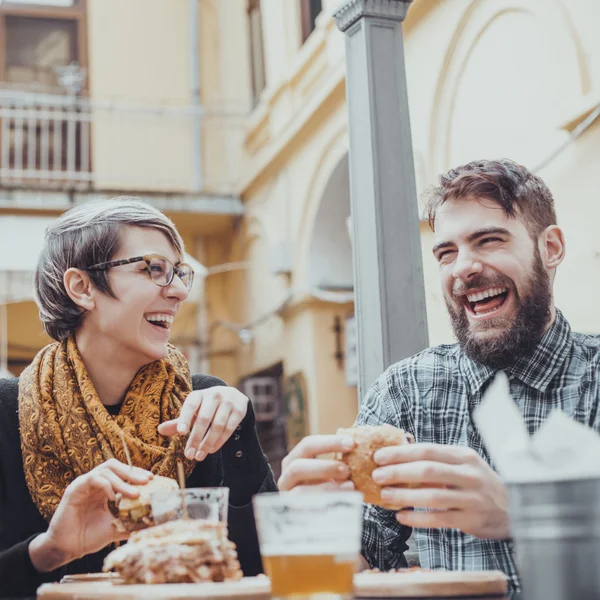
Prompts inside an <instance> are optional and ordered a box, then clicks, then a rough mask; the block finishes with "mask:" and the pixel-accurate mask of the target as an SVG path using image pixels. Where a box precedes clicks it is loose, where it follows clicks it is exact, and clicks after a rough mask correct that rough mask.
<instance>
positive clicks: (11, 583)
mask: <svg viewBox="0 0 600 600" xmlns="http://www.w3.org/2000/svg"><path fill="white" fill-rule="evenodd" d="M36 535H39V534H36ZM36 535H33V536H31V537H30V538H28V539H26V540H23V541H22V542H19V543H18V544H15V545H14V546H11V547H10V548H7V549H6V550H2V551H0V597H10V596H13V597H17V596H35V593H36V590H37V588H38V587H39V586H40V585H42V583H47V582H51V581H58V580H60V578H61V577H62V576H63V574H64V572H65V570H64V568H63V567H61V568H60V569H57V570H56V571H52V572H50V573H40V572H39V571H38V570H37V569H36V568H35V567H34V566H33V563H32V562H31V557H30V556H29V544H30V542H31V541H32V540H33V539H34V538H35V537H36Z"/></svg>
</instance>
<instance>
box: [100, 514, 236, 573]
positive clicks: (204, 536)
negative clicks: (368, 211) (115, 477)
mask: <svg viewBox="0 0 600 600" xmlns="http://www.w3.org/2000/svg"><path fill="white" fill-rule="evenodd" d="M103 571H105V572H107V571H116V572H117V573H118V575H119V576H120V577H121V578H122V579H123V581H124V583H126V584H135V583H146V584H158V583H202V582H209V581H215V582H220V581H235V580H238V579H241V578H242V576H243V574H242V571H241V568H240V563H239V561H238V558H237V552H236V547H235V544H234V543H233V542H231V541H229V539H228V538H227V528H226V525H225V524H224V523H212V522H208V521H204V520H200V519H178V520H176V521H167V522H166V523H162V524H161V525H155V526H154V527H149V528H148V529H145V530H143V531H136V532H133V533H132V534H131V536H130V537H129V540H128V542H127V543H126V544H124V545H122V546H120V547H118V548H117V549H116V550H113V551H112V552H111V553H110V554H109V555H108V556H107V557H106V558H105V559H104V566H103Z"/></svg>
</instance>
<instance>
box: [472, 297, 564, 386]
mask: <svg viewBox="0 0 600 600" xmlns="http://www.w3.org/2000/svg"><path fill="white" fill-rule="evenodd" d="M572 343H573V338H572V335H571V327H570V325H569V323H568V321H567V320H566V319H565V317H564V316H563V314H562V313H561V312H560V311H559V310H558V309H556V319H555V320H554V323H553V324H552V325H551V327H550V329H548V331H547V332H546V333H545V334H544V336H543V337H542V339H541V340H540V342H539V344H538V345H537V346H536V347H535V348H534V349H533V351H532V352H530V353H528V354H526V355H524V356H521V357H520V358H519V359H518V360H517V362H516V363H515V364H514V365H511V366H510V367H508V368H507V369H505V371H506V374H507V375H508V377H509V378H510V379H513V378H514V379H518V380H519V381H521V382H523V383H524V384H525V385H528V386H530V387H533V388H535V389H536V390H539V391H540V392H542V393H543V392H545V391H546V388H547V387H548V384H549V383H550V382H551V381H552V379H553V378H554V376H555V375H556V374H557V373H558V371H559V369H560V367H561V366H562V365H563V363H564V361H565V359H566V358H567V355H568V354H569V351H570V349H571V345H572ZM460 369H461V371H462V372H463V373H464V375H465V377H466V378H467V381H468V383H469V386H470V387H471V391H472V392H473V393H475V392H478V391H479V390H480V389H481V388H482V386H483V385H484V384H485V383H486V382H487V381H488V380H489V379H491V377H492V376H493V375H494V374H495V373H496V371H497V370H496V369H492V368H491V367H489V366H487V365H484V364H482V363H479V362H477V361H474V360H472V359H470V358H469V357H468V356H467V355H466V354H464V352H461V357H460Z"/></svg>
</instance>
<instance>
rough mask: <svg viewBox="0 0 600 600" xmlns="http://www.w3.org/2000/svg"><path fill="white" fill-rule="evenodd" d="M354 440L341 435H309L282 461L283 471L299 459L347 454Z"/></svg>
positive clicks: (352, 446)
mask: <svg viewBox="0 0 600 600" xmlns="http://www.w3.org/2000/svg"><path fill="white" fill-rule="evenodd" d="M354 445H355V444H354V440H353V439H352V438H349V437H344V436H341V435H309V436H308V437H305V438H304V439H302V440H301V441H300V442H299V443H298V444H297V445H296V446H295V447H294V448H293V449H292V451H291V452H290V453H289V454H288V455H287V456H286V457H285V458H284V459H283V463H282V466H283V468H284V469H285V468H286V467H287V465H288V464H290V463H292V462H293V461H294V460H296V459H299V458H316V457H317V456H320V455H322V454H331V453H333V452H349V451H350V450H352V448H354Z"/></svg>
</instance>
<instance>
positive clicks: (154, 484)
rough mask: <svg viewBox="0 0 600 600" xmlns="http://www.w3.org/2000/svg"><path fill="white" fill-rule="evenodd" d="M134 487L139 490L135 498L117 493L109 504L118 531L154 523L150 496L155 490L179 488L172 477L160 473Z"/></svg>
mask: <svg viewBox="0 0 600 600" xmlns="http://www.w3.org/2000/svg"><path fill="white" fill-rule="evenodd" d="M135 487H137V488H138V489H139V491H140V495H139V496H138V497H137V498H125V497H123V496H122V495H121V494H117V497H116V499H115V501H114V503H113V505H112V506H111V510H112V512H113V514H114V515H115V517H116V519H115V521H114V525H115V527H116V528H117V530H118V531H119V532H120V533H125V532H127V531H136V530H138V529H144V528H145V527H150V526H152V525H154V519H153V517H152V505H151V502H150V496H151V495H152V494H154V493H155V492H171V491H177V490H178V489H179V486H178V485H177V482H176V481H175V480H174V479H171V478H170V477H162V476H160V475H155V476H154V477H153V478H152V479H151V480H150V481H149V482H148V483H146V484H144V485H136V486H135Z"/></svg>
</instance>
